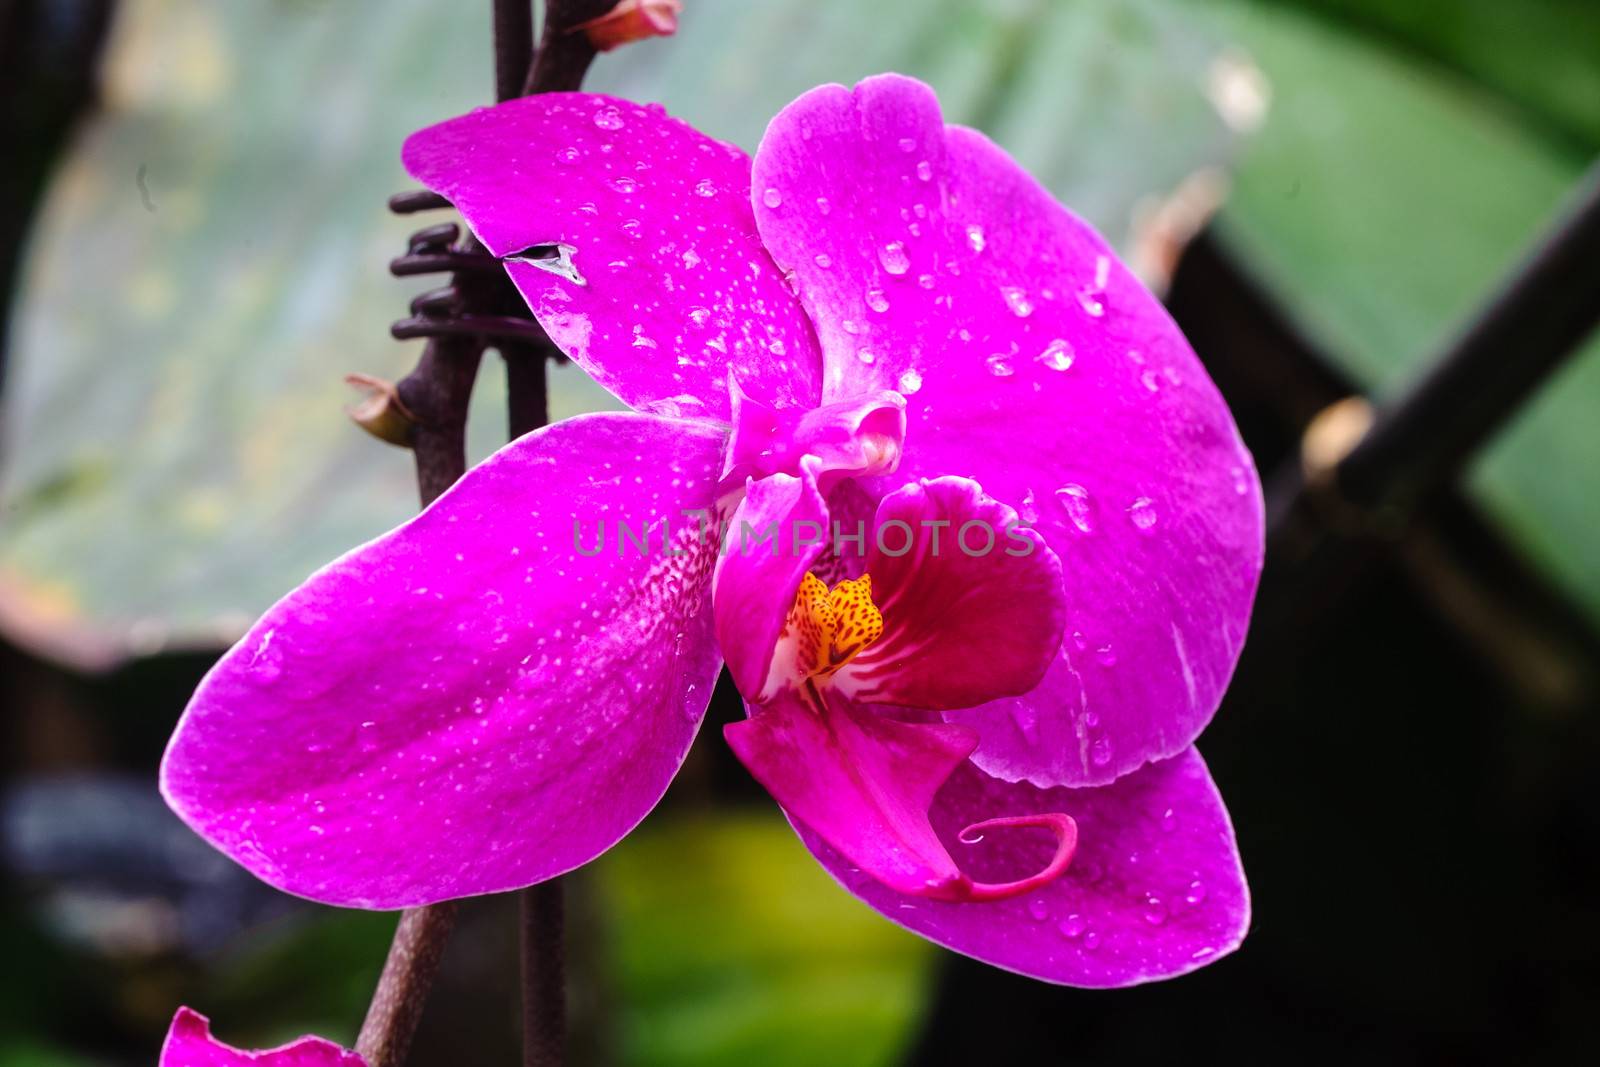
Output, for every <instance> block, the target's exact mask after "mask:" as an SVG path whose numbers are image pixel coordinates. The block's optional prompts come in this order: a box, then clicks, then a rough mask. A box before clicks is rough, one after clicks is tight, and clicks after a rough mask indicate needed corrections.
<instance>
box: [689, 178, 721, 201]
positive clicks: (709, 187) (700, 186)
mask: <svg viewBox="0 0 1600 1067" xmlns="http://www.w3.org/2000/svg"><path fill="white" fill-rule="evenodd" d="M694 195H695V196H704V197H713V196H716V195H717V183H716V182H714V181H712V180H711V179H710V178H702V179H701V180H700V181H698V182H696V183H695V187H694Z"/></svg>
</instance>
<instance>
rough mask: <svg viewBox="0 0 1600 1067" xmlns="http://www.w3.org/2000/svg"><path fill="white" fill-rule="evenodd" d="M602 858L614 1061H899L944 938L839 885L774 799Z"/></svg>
mask: <svg viewBox="0 0 1600 1067" xmlns="http://www.w3.org/2000/svg"><path fill="white" fill-rule="evenodd" d="M595 872H596V876H597V878H598V881H599V884H600V889H601V892H602V897H601V901H602V905H603V908H604V914H605V915H606V916H607V920H608V924H609V929H608V931H607V934H606V940H607V944H608V948H609V957H610V958H609V968H608V969H609V971H610V972H611V977H612V980H613V981H614V982H615V984H616V987H617V990H616V991H617V994H618V995H617V998H616V1001H617V1003H616V1026H617V1028H618V1029H617V1036H618V1045H619V1047H618V1049H617V1060H618V1062H620V1063H628V1064H637V1065H641V1067H675V1065H680V1064H681V1065H684V1067H688V1065H691V1064H692V1065H694V1067H716V1065H720V1064H727V1065H729V1067H734V1065H740V1067H742V1065H745V1064H751V1063H760V1064H762V1065H763V1067H787V1065H794V1067H812V1065H815V1064H829V1065H831V1067H870V1065H876V1064H888V1063H893V1062H895V1061H896V1054H897V1052H898V1051H899V1050H900V1049H901V1047H902V1045H903V1044H904V1042H905V1040H906V1038H907V1037H908V1035H909V1033H910V1031H911V1028H912V1027H913V1026H914V1025H915V1023H916V1022H917V1016H918V1011H919V1008H920V1005H921V1004H922V1003H923V1002H924V993H925V986H926V984H927V975H928V964H929V963H930V962H931V957H932V956H933V954H934V952H935V951H936V950H935V949H934V948H933V947H932V946H931V945H929V944H928V943H927V942H925V941H923V940H922V939H920V938H918V937H916V936H914V935H912V934H910V933H907V932H906V931H904V930H901V929H900V928H899V927H897V926H894V925H893V924H891V923H889V922H886V921H884V920H883V919H882V918H880V917H879V916H878V915H877V914H876V913H875V912H873V911H871V910H870V909H869V908H867V907H866V906H865V905H864V904H861V903H859V902H857V901H856V900H855V899H854V898H852V897H850V896H849V895H848V894H846V893H845V892H844V890H842V889H840V888H839V887H838V886H837V885H835V884H834V883H833V882H832V880H831V879H829V877H828V876H827V874H825V873H824V872H823V870H822V869H821V868H820V867H819V866H817V864H816V861H814V860H813V859H812V858H811V855H810V854H809V853H808V852H806V850H805V849H804V848H803V847H802V846H801V844H800V842H799V840H798V839H797V838H796V837H795V836H794V833H793V832H792V831H791V830H790V829H789V827H788V825H787V824H785V823H784V821H783V819H782V817H781V816H779V815H778V814H777V812H776V811H775V810H774V811H769V812H767V813H765V814H762V815H738V816H734V815H728V816H720V817H717V818H716V819H709V818H700V819H692V820H691V819H686V818H678V819H675V820H670V821H669V820H657V821H652V822H651V823H647V824H646V825H645V826H644V827H643V828H641V829H640V830H638V831H636V832H635V833H634V834H633V836H631V837H629V838H628V839H627V841H626V842H624V843H623V844H622V845H621V846H619V847H618V848H617V849H615V850H614V851H612V852H611V853H610V854H608V855H607V856H606V857H605V858H604V859H602V860H601V861H600V862H599V863H598V864H597V865H596V868H595Z"/></svg>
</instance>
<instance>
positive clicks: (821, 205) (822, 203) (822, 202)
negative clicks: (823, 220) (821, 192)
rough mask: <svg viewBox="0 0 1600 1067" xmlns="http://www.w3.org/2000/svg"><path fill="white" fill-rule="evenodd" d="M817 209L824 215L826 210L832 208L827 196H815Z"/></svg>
mask: <svg viewBox="0 0 1600 1067" xmlns="http://www.w3.org/2000/svg"><path fill="white" fill-rule="evenodd" d="M817 210H818V211H819V212H821V213H822V214H824V215H826V214H827V213H828V212H830V211H832V210H833V205H832V204H830V203H828V198H827V197H825V196H819V197H817Z"/></svg>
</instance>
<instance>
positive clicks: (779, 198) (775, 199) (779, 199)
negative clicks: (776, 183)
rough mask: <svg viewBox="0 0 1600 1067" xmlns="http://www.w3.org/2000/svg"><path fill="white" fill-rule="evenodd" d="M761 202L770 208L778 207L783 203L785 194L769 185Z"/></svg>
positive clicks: (762, 195)
mask: <svg viewBox="0 0 1600 1067" xmlns="http://www.w3.org/2000/svg"><path fill="white" fill-rule="evenodd" d="M761 202H762V203H763V204H765V205H767V206H768V207H777V206H778V205H779V204H782V203H783V194H782V193H780V192H778V190H776V189H774V188H772V186H770V185H769V186H767V191H766V192H764V193H762V194H761Z"/></svg>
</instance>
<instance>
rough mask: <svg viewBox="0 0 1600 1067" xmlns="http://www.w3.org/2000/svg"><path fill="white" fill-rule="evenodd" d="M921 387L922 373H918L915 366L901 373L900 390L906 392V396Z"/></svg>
mask: <svg viewBox="0 0 1600 1067" xmlns="http://www.w3.org/2000/svg"><path fill="white" fill-rule="evenodd" d="M921 388H922V375H921V374H918V373H917V371H916V369H915V368H912V369H911V370H908V371H906V372H905V373H904V374H902V375H900V392H902V393H904V394H905V395H906V396H910V395H912V394H913V393H915V392H916V391H917V390H918V389H921Z"/></svg>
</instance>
